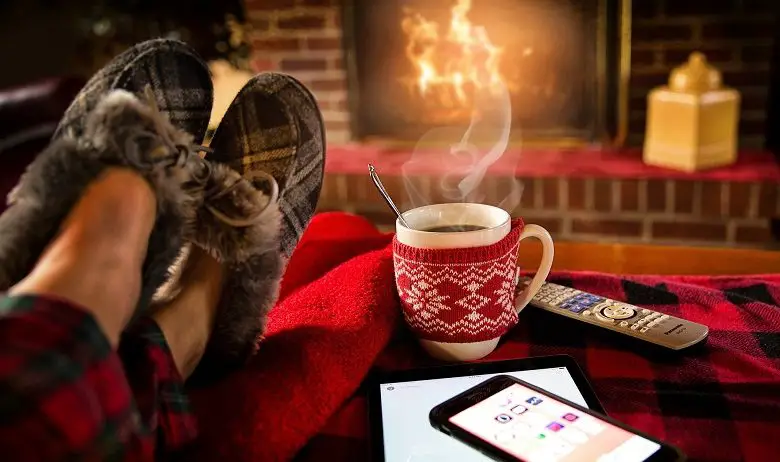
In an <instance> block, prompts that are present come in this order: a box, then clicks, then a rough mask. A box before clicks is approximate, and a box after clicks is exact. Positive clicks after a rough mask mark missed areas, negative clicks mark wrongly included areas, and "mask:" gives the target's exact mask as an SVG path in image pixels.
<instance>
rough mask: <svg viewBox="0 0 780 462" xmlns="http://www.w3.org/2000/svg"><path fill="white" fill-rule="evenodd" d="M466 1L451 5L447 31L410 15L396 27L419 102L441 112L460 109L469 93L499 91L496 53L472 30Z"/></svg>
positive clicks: (480, 31)
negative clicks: (440, 107) (432, 104)
mask: <svg viewBox="0 0 780 462" xmlns="http://www.w3.org/2000/svg"><path fill="white" fill-rule="evenodd" d="M470 9H471V0H457V1H456V4H455V6H454V7H453V8H452V10H451V19H450V24H449V29H448V30H447V32H446V34H444V35H441V34H440V33H439V25H438V24H436V23H435V22H433V21H429V20H427V19H425V18H424V17H423V16H422V15H420V14H419V13H415V12H410V11H407V12H406V17H405V18H404V19H403V21H402V23H401V27H402V29H403V31H404V32H405V34H406V35H407V38H408V42H407V46H406V56H407V57H408V58H409V60H410V61H411V62H412V64H413V65H414V68H415V70H416V72H417V75H416V79H415V82H414V85H415V87H416V88H417V90H418V91H419V93H420V95H422V96H423V97H426V98H428V97H434V98H436V101H437V102H438V103H439V104H443V105H445V106H450V107H454V106H464V105H466V104H467V103H468V102H469V101H470V98H471V95H473V92H474V91H475V90H500V88H501V86H502V85H504V81H503V78H502V76H501V73H500V72H499V67H500V62H501V54H502V51H503V50H502V48H499V47H497V46H495V45H493V43H492V42H491V41H490V38H488V34H487V31H486V30H485V28H484V27H483V26H475V25H473V24H472V23H471V21H469V19H468V17H467V14H468V12H469V10H470Z"/></svg>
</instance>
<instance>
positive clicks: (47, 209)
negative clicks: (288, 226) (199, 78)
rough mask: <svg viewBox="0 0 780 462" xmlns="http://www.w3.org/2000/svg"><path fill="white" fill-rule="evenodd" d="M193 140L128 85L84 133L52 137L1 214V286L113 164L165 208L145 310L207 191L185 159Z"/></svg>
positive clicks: (147, 268) (24, 268) (28, 264)
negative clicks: (195, 185)
mask: <svg viewBox="0 0 780 462" xmlns="http://www.w3.org/2000/svg"><path fill="white" fill-rule="evenodd" d="M150 102H152V101H150ZM191 143H192V137H191V136H190V135H188V134H187V133H185V132H184V131H181V130H179V129H177V128H175V127H174V126H173V125H171V123H170V122H169V121H168V119H167V117H166V116H165V115H164V114H162V113H160V112H159V111H158V110H157V108H156V107H154V104H152V105H151V106H148V105H146V104H144V103H142V102H141V101H140V100H139V99H138V98H136V97H135V96H133V95H132V94H131V93H129V92H126V91H124V90H115V91H112V92H111V93H109V94H107V95H106V96H105V97H104V98H103V99H102V100H101V101H100V102H99V103H98V105H97V106H96V108H95V110H94V111H93V112H91V113H90V114H89V115H88V116H87V120H86V127H85V131H84V135H83V136H82V137H81V138H79V139H72V138H69V137H62V138H60V139H56V140H55V141H53V142H52V144H51V145H50V146H49V147H48V148H47V149H46V150H44V151H43V152H42V153H41V154H40V155H39V156H38V157H37V158H36V159H35V161H33V162H32V164H30V166H29V167H28V168H27V170H26V172H25V173H24V175H22V177H21V179H20V182H19V184H18V185H17V186H16V188H15V189H14V190H13V191H12V192H11V194H10V195H9V198H8V203H9V206H10V207H9V208H8V209H7V210H6V212H5V213H4V214H3V215H2V216H0V291H4V290H7V289H8V288H10V287H11V286H13V285H14V284H16V283H17V282H19V281H20V280H21V279H22V278H24V277H25V276H26V275H27V274H28V273H29V272H30V271H31V270H32V268H33V266H34V265H35V263H36V261H37V260H38V258H39V257H40V255H41V253H42V252H43V251H44V249H45V247H46V245H47V244H48V243H49V242H50V241H51V240H52V239H53V238H54V237H55V236H56V234H57V232H58V231H59V227H60V225H61V223H62V221H63V220H64V219H65V217H66V216H67V215H68V213H69V212H70V210H71V209H72V208H73V206H74V205H75V204H76V202H77V201H78V200H79V198H80V196H81V194H82V193H83V191H84V189H85V188H86V187H87V186H88V185H89V184H90V183H91V182H92V181H94V180H95V179H96V178H97V177H98V176H99V175H100V174H101V173H102V172H103V171H104V170H105V169H107V168H109V167H112V166H122V167H128V168H131V169H134V170H135V171H137V172H138V173H139V174H141V175H142V176H143V177H144V178H145V179H146V180H147V181H148V182H149V184H150V185H151V186H152V189H153V190H154V191H155V193H156V196H157V206H158V210H157V221H156V223H155V226H154V229H153V231H152V234H151V236H150V239H149V247H148V252H147V257H146V260H145V261H144V265H143V279H142V284H143V285H142V291H141V296H140V298H139V302H138V305H137V307H138V308H137V309H136V316H137V315H139V314H140V313H139V311H140V310H141V309H145V307H147V306H148V304H149V301H150V299H151V297H152V295H153V294H154V292H155V291H156V290H157V288H158V287H159V286H160V285H162V283H163V282H165V280H166V278H167V275H168V268H169V267H170V265H171V264H172V263H173V262H174V260H175V259H176V256H177V255H178V253H179V250H180V249H181V246H182V241H183V236H184V234H185V232H187V227H188V226H190V225H191V224H192V223H193V219H194V211H195V207H196V205H197V204H199V203H200V200H201V195H202V191H199V190H197V189H190V188H188V186H187V185H188V184H189V183H190V181H191V180H192V175H193V172H191V171H190V170H191V168H192V166H191V165H190V164H189V163H187V162H186V159H187V158H188V156H189V154H190V153H189V151H188V149H189V147H190V146H191Z"/></svg>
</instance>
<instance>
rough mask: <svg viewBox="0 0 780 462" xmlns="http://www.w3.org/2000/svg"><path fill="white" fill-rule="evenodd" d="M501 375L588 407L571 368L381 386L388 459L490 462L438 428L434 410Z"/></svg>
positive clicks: (392, 460)
mask: <svg viewBox="0 0 780 462" xmlns="http://www.w3.org/2000/svg"><path fill="white" fill-rule="evenodd" d="M496 375H511V376H514V377H517V378H518V379H520V380H525V381H526V382H528V383H531V384H533V385H536V386H537V387H540V388H542V389H544V390H547V391H548V392H550V393H553V394H555V395H558V396H560V397H562V398H565V399H568V400H569V401H573V402H575V403H577V404H579V405H581V406H583V407H586V408H587V407H588V404H587V403H586V402H585V398H584V397H583V396H582V393H580V391H579V389H578V388H577V385H576V383H575V382H574V379H573V378H572V376H571V375H570V374H569V371H568V369H566V368H565V367H554V368H549V369H535V370H525V371H516V372H501V373H496V374H483V375H469V376H463V377H450V378H443V379H431V380H418V381H412V382H401V383H382V384H380V387H381V388H380V396H381V400H382V428H383V439H384V450H385V451H384V452H385V460H386V461H387V462H419V461H442V462H453V461H456V460H457V461H459V462H460V461H462V462H485V461H489V460H490V459H488V458H487V457H486V456H484V455H482V454H480V453H479V452H477V451H476V450H475V449H472V448H470V447H468V446H466V445H464V444H462V443H459V442H458V441H456V440H455V439H453V438H450V437H448V436H447V435H444V434H443V433H440V432H439V431H437V430H435V429H434V428H433V427H432V426H431V424H430V422H429V420H428V413H429V412H431V409H433V408H434V407H435V406H437V405H438V404H441V403H442V402H444V401H446V400H447V399H449V398H452V397H453V396H455V395H457V394H459V393H461V392H463V391H466V390H468V389H469V388H471V387H473V386H475V385H478V384H480V383H482V382H484V381H485V380H487V379H489V378H490V377H493V376H496Z"/></svg>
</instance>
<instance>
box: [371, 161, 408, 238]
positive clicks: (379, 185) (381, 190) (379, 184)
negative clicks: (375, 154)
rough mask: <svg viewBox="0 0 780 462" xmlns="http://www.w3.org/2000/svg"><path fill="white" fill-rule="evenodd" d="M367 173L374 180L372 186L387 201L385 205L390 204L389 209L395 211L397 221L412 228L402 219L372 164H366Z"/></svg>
mask: <svg viewBox="0 0 780 462" xmlns="http://www.w3.org/2000/svg"><path fill="white" fill-rule="evenodd" d="M368 175H369V176H370V177H371V180H372V181H373V182H374V186H376V189H378V190H379V194H381V195H382V199H384V200H385V202H387V205H389V206H390V208H391V209H393V212H395V214H396V216H398V221H400V222H401V224H402V225H404V226H405V227H407V228H409V229H413V228H412V227H411V226H409V223H407V222H406V220H404V217H403V215H401V212H400V211H398V207H396V206H395V203H394V202H393V199H391V198H390V194H387V190H386V189H385V187H384V185H382V180H380V179H379V175H378V174H377V173H376V169H375V168H374V166H373V165H371V164H368Z"/></svg>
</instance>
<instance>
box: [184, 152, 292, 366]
mask: <svg viewBox="0 0 780 462" xmlns="http://www.w3.org/2000/svg"><path fill="white" fill-rule="evenodd" d="M211 165H212V172H211V177H210V179H209V184H208V185H207V187H206V191H207V192H206V198H205V199H204V201H205V205H204V206H203V207H201V208H200V209H199V210H198V213H197V226H198V229H197V232H196V234H195V235H194V236H193V243H194V244H195V245H198V246H200V247H202V248H203V249H204V250H206V251H207V252H209V253H210V254H211V255H212V256H213V257H214V258H216V259H217V260H218V261H220V262H222V263H223V264H225V265H226V267H227V269H226V274H225V286H224V288H223V291H222V297H221V298H220V306H219V308H218V310H219V311H218V314H217V320H216V327H215V330H214V333H213V335H212V338H211V340H210V343H209V345H208V346H207V348H206V353H205V355H204V357H203V360H202V361H201V363H200V365H199V366H198V370H196V374H198V375H203V374H204V371H209V373H210V374H213V373H215V372H218V371H219V370H226V369H231V368H233V367H236V366H240V365H242V364H243V363H244V362H245V361H246V360H247V359H248V358H249V357H250V356H251V355H252V354H254V352H255V351H256V348H257V342H258V340H259V338H260V336H261V335H262V334H263V332H264V331H265V321H266V317H267V315H268V312H269V311H270V310H271V308H272V307H273V305H274V303H276V299H277V297H278V294H279V282H280V280H281V275H282V266H283V262H282V254H281V252H280V251H279V233H280V224H281V212H280V211H279V207H278V205H277V203H276V202H275V201H273V200H272V199H271V198H270V197H269V196H268V195H266V194H264V193H263V192H261V191H259V190H258V189H256V188H255V187H254V186H253V185H252V184H251V183H250V182H249V181H247V180H246V179H243V178H242V177H241V175H239V174H238V173H237V172H235V171H234V170H232V169H230V168H228V167H226V166H224V165H221V164H211ZM210 209H212V210H210ZM213 210H216V211H217V213H216V214H215V212H214V211H213ZM218 215H222V216H227V217H231V218H236V219H238V220H251V222H248V223H247V224H246V225H236V224H235V223H233V224H228V223H226V222H225V220H223V219H221V218H220V217H218Z"/></svg>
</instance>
